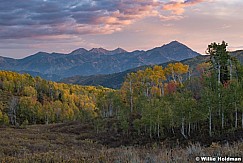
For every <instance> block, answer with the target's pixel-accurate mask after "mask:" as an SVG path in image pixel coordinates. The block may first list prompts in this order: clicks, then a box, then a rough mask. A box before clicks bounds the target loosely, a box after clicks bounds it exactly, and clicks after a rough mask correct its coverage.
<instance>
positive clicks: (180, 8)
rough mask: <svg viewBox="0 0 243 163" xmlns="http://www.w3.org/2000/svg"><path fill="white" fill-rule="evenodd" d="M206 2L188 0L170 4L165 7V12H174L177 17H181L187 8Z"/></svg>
mask: <svg viewBox="0 0 243 163" xmlns="http://www.w3.org/2000/svg"><path fill="white" fill-rule="evenodd" d="M204 1H205V0H186V1H184V2H175V1H172V2H169V3H167V4H165V5H164V6H163V8H162V9H163V10H168V11H172V13H173V14H175V15H181V14H183V13H184V11H185V8H186V7H189V6H193V5H196V4H198V3H201V2H204Z"/></svg>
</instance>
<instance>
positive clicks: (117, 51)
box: [110, 48, 127, 54]
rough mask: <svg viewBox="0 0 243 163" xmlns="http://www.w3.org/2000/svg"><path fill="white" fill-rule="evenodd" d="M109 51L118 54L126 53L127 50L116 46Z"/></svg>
mask: <svg viewBox="0 0 243 163" xmlns="http://www.w3.org/2000/svg"><path fill="white" fill-rule="evenodd" d="M110 53H111V54H120V53H127V51H126V50H124V49H122V48H116V49H115V50H112V51H111V52H110Z"/></svg>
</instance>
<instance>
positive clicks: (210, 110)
mask: <svg viewBox="0 0 243 163" xmlns="http://www.w3.org/2000/svg"><path fill="white" fill-rule="evenodd" d="M209 136H210V137H212V109H211V107H210V106H209Z"/></svg>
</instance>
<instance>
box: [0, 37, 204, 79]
mask: <svg viewBox="0 0 243 163" xmlns="http://www.w3.org/2000/svg"><path fill="white" fill-rule="evenodd" d="M198 55H200V54H199V53H197V52H195V51H193V50H191V49H190V48H188V47H187V46H185V45H183V44H182V43H179V42H177V41H173V42H171V43H169V44H166V45H163V46H161V47H157V48H153V49H151V50H148V51H139V50H135V51H133V52H127V51H125V50H123V49H121V48H117V49H115V50H111V51H109V50H106V49H103V48H93V49H91V50H89V51H88V50H86V49H83V48H79V49H77V50H74V51H73V52H71V53H69V54H60V53H46V52H38V53H36V54H34V55H31V56H28V57H26V58H23V59H11V58H5V57H1V58H0V70H11V71H17V72H28V73H30V74H31V75H33V76H36V75H37V74H38V76H41V77H43V78H45V79H48V80H53V81H58V80H60V79H62V78H64V77H72V76H75V75H80V76H89V75H98V74H112V73H118V72H123V71H126V70H128V69H132V68H135V67H139V66H143V65H153V64H161V63H165V62H168V61H181V60H183V59H187V58H193V57H196V56H198Z"/></svg>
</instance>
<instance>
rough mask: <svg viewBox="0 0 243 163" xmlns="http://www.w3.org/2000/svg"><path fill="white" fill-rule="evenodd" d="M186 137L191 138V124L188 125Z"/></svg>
mask: <svg viewBox="0 0 243 163" xmlns="http://www.w3.org/2000/svg"><path fill="white" fill-rule="evenodd" d="M188 136H191V122H189V124H188Z"/></svg>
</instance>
